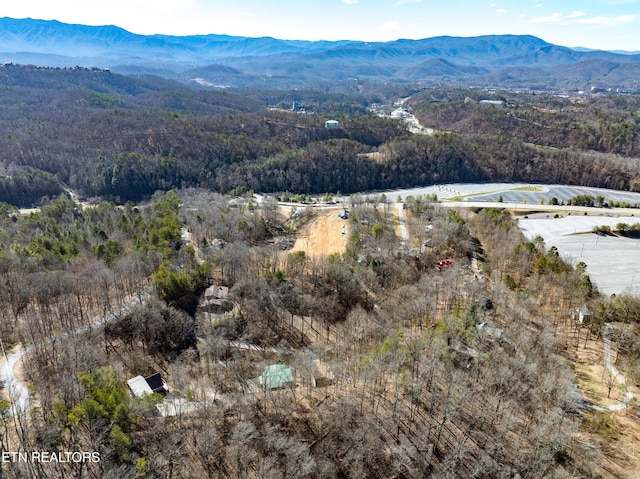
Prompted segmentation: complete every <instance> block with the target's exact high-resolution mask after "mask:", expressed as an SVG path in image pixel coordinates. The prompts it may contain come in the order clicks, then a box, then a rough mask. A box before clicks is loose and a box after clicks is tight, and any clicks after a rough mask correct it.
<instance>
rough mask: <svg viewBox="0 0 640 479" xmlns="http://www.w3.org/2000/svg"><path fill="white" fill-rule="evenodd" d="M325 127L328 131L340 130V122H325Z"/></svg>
mask: <svg viewBox="0 0 640 479" xmlns="http://www.w3.org/2000/svg"><path fill="white" fill-rule="evenodd" d="M324 127H325V128H328V129H330V130H331V129H334V128H340V122H339V121H337V120H327V121H325V122H324Z"/></svg>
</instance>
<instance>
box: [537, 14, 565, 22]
mask: <svg viewBox="0 0 640 479" xmlns="http://www.w3.org/2000/svg"><path fill="white" fill-rule="evenodd" d="M562 18H563V15H562V13H554V14H552V15H548V16H546V17H534V18H533V19H532V20H531V21H532V22H533V23H557V22H559V21H561V20H562Z"/></svg>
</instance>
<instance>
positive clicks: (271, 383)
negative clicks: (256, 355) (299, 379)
mask: <svg viewBox="0 0 640 479" xmlns="http://www.w3.org/2000/svg"><path fill="white" fill-rule="evenodd" d="M292 382H293V374H292V373H291V368H290V367H289V366H287V365H285V364H272V365H271V366H267V367H266V368H264V371H262V374H261V375H260V384H261V385H262V386H263V387H265V388H268V389H279V388H284V387H286V386H288V385H289V384H290V383H292Z"/></svg>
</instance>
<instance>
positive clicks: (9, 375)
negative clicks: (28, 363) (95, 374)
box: [0, 290, 149, 415]
mask: <svg viewBox="0 0 640 479" xmlns="http://www.w3.org/2000/svg"><path fill="white" fill-rule="evenodd" d="M148 294H149V291H148V290H147V291H145V292H143V293H142V294H141V295H140V298H141V299H142V301H144V299H145V298H146V297H147V296H148ZM139 303H140V299H138V298H136V299H134V300H131V301H130V302H129V303H127V304H125V305H124V306H122V307H121V308H120V309H118V310H117V311H114V312H112V313H109V314H107V315H105V316H102V317H101V318H99V319H96V320H95V321H93V322H92V323H91V324H87V325H85V326H81V327H79V328H76V329H74V330H72V331H69V332H67V333H64V334H62V335H61V336H60V337H62V338H64V337H67V336H70V335H74V334H82V333H85V332H87V331H89V330H90V329H91V328H92V327H95V326H102V325H104V324H106V323H108V322H109V321H111V320H113V319H115V318H117V317H119V316H120V315H121V314H123V313H125V312H127V311H129V310H130V309H131V308H132V307H133V306H135V305H136V304H139ZM56 338H57V336H50V337H49V338H47V339H46V340H45V341H49V342H51V341H54V340H55V339H56ZM37 344H42V343H37ZM35 346H36V344H30V345H28V346H26V347H19V348H18V349H16V350H15V351H13V352H12V353H11V354H6V352H4V348H3V354H4V362H3V363H2V365H0V382H1V383H2V384H4V385H5V386H6V388H7V391H8V392H9V399H10V401H11V409H10V412H11V415H16V414H20V413H23V412H26V410H27V409H28V407H29V403H30V395H29V390H28V389H27V387H26V386H25V384H24V383H22V382H20V379H18V377H17V376H16V374H15V367H16V365H17V364H18V361H20V359H22V357H23V356H25V355H26V354H28V353H29V352H31V351H32V350H33V349H34V348H35Z"/></svg>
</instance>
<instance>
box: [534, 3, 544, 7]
mask: <svg viewBox="0 0 640 479" xmlns="http://www.w3.org/2000/svg"><path fill="white" fill-rule="evenodd" d="M542 7H544V5H542V4H541V3H538V4H537V5H536V8H542Z"/></svg>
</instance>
